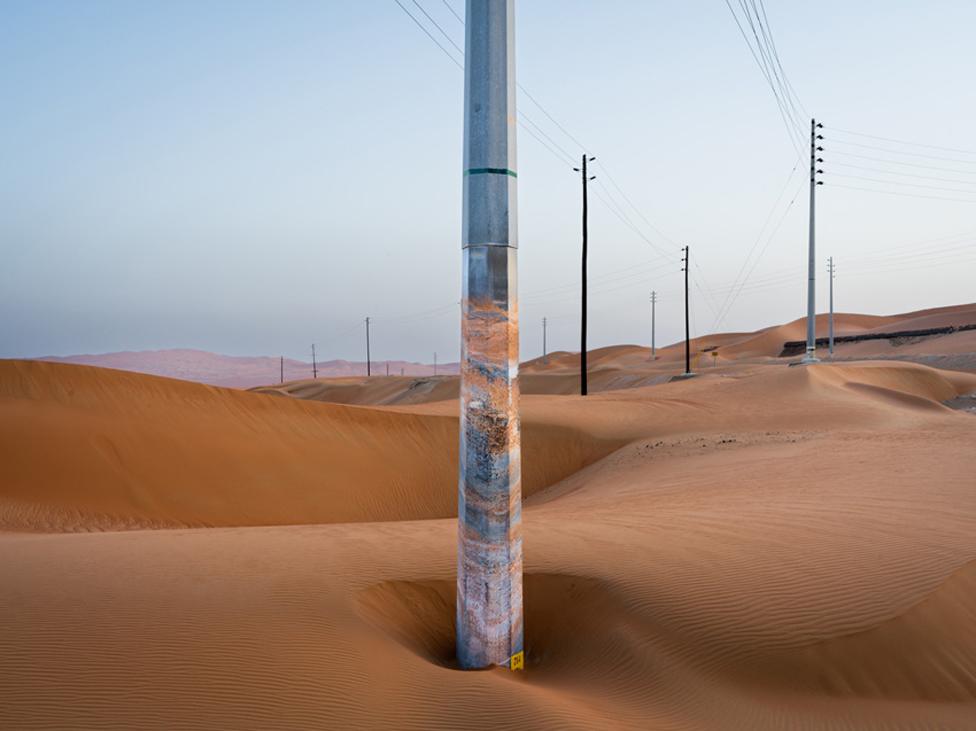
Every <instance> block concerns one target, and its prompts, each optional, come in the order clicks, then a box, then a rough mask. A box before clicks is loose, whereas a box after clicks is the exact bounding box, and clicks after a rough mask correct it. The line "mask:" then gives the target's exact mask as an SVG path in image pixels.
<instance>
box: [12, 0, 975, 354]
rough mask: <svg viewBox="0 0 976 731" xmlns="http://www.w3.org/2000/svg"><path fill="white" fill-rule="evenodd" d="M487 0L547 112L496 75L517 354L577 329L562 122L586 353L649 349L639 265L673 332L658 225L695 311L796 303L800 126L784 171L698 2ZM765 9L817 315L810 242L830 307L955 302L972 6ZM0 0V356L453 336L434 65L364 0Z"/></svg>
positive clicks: (971, 154)
mask: <svg viewBox="0 0 976 731" xmlns="http://www.w3.org/2000/svg"><path fill="white" fill-rule="evenodd" d="M404 5H405V6H406V7H407V9H408V10H410V11H411V12H412V13H413V14H414V15H415V16H417V18H418V19H419V20H420V21H421V22H423V23H424V24H425V25H427V27H428V28H429V30H430V31H431V33H432V34H433V35H434V36H435V37H437V38H438V39H439V42H441V43H442V44H443V45H444V46H445V48H446V49H447V51H448V52H449V53H453V52H454V49H453V48H452V46H451V45H450V43H449V42H448V41H447V40H445V38H444V37H443V35H441V34H440V31H439V30H438V29H437V28H436V27H435V26H433V25H431V24H430V22H429V21H428V19H427V18H425V17H424V15H423V14H422V13H421V11H420V10H419V9H418V7H417V5H416V4H414V3H411V2H405V3H404ZM421 5H422V6H423V8H424V10H426V12H427V13H429V14H430V16H431V17H432V18H433V19H434V20H436V22H437V23H438V24H439V25H440V26H441V28H443V30H444V31H445V32H446V33H447V34H448V35H450V36H451V37H452V38H453V39H454V41H455V42H457V43H458V44H461V43H462V42H463V41H462V34H461V26H460V23H459V22H458V20H457V19H456V18H455V17H454V16H453V15H452V13H451V12H450V10H449V7H448V6H450V8H453V10H455V11H456V12H458V13H459V14H462V15H463V3H460V2H458V1H457V0H450V1H449V2H448V3H444V2H434V0H429V1H425V2H422V3H421ZM516 8H517V13H518V15H517V23H518V25H517V28H516V42H517V71H518V78H519V81H520V83H521V84H522V85H523V86H524V87H525V89H527V90H528V92H529V93H530V94H531V95H532V97H533V98H534V99H536V100H538V101H539V102H541V103H542V105H543V106H544V107H545V109H546V111H547V112H548V113H549V114H551V115H552V116H553V117H554V118H555V120H557V121H558V124H559V125H562V127H563V128H565V130H566V131H568V133H569V135H571V137H570V136H569V135H567V134H565V133H564V132H563V130H561V129H560V128H559V126H558V125H557V124H556V123H554V122H553V121H551V120H550V119H549V118H548V117H547V116H546V113H545V112H543V111H540V109H539V108H538V107H537V106H535V104H534V103H533V102H532V101H531V99H529V98H527V97H525V96H524V95H522V94H520V96H519V105H520V110H522V111H524V112H525V113H526V114H527V115H528V117H529V118H530V119H531V120H532V121H531V123H530V124H529V129H530V130H531V131H527V130H526V129H525V128H522V127H520V128H519V139H518V162H519V224H520V251H521V257H520V259H521V261H520V280H521V281H520V290H521V292H520V296H521V303H520V310H521V313H520V319H521V325H522V335H521V342H522V353H521V357H522V360H528V359H531V358H533V357H536V356H537V355H539V354H541V320H542V318H543V317H546V318H548V321H549V349H550V351H555V350H569V351H572V350H578V348H579V343H578V340H579V336H578V304H577V300H578V293H577V287H578V281H579V248H580V234H579V216H580V191H579V179H578V177H577V175H576V174H574V173H573V172H572V170H571V168H570V164H569V163H568V162H566V161H564V160H563V159H562V158H563V157H564V153H563V152H562V151H561V150H564V151H565V152H566V153H569V154H572V155H573V156H576V155H578V154H580V153H581V152H582V151H581V150H580V149H579V146H578V145H576V144H575V142H574V139H577V140H580V141H582V142H585V143H586V145H587V152H588V153H589V154H592V155H596V156H597V158H598V160H597V162H596V163H594V168H593V173H594V174H595V175H597V180H596V181H594V183H593V188H592V190H593V195H594V196H595V197H594V198H593V199H592V204H591V207H590V286H591V297H590V339H589V347H591V348H597V347H602V346H606V345H612V344H618V343H636V344H641V345H647V344H649V340H650V303H649V292H650V291H651V290H652V289H654V290H656V291H658V292H659V295H660V299H659V304H658V310H657V313H658V321H657V334H658V343H659V344H660V345H662V346H663V345H665V344H668V343H673V342H676V341H678V340H679V339H680V338H681V336H682V328H683V314H682V310H681V305H682V301H681V274H680V271H679V269H680V266H681V265H680V262H679V258H680V253H679V251H678V247H679V245H684V244H689V245H690V246H691V252H692V259H693V262H694V266H693V274H694V278H693V288H692V312H693V334H697V335H702V334H705V333H708V332H711V331H713V330H716V329H717V330H720V331H751V330H756V329H759V328H761V327H766V326H769V325H775V324H779V323H783V322H788V321H791V320H795V319H796V318H799V317H801V316H803V315H804V313H805V303H806V289H805V282H806V270H805V267H806V247H807V200H806V187H805V177H806V170H805V165H806V163H805V161H804V159H803V158H802V154H803V153H802V150H801V159H800V162H799V164H798V166H797V168H796V170H795V172H793V173H791V171H792V170H794V164H795V162H796V160H797V153H796V152H795V151H794V148H793V147H792V146H791V143H790V139H789V137H788V136H787V132H786V130H785V128H784V123H783V121H782V120H781V118H780V116H779V112H778V110H777V107H776V103H775V101H774V99H773V96H772V94H771V93H770V90H769V87H768V86H767V85H766V82H765V81H764V80H763V78H762V76H761V74H760V71H759V69H758V68H757V65H756V62H755V61H754V59H753V58H752V57H751V56H750V51H749V49H748V48H747V47H746V44H745V42H744V41H743V39H742V36H741V35H740V33H739V29H738V28H737V27H736V25H735V22H734V20H733V18H732V16H731V15H730V13H729V10H728V8H727V7H726V5H725V3H723V2H721V1H720V0H709V1H708V2H706V1H704V0H702V1H700V2H698V1H696V2H691V3H682V4H680V5H679V4H663V3H662V4H657V3H642V2H618V3H612V4H610V3H604V4H599V5H595V4H591V3H585V2H582V1H580V0H576V1H572V2H561V3H556V2H552V1H545V0H537V1H536V2H531V3H529V2H520V3H516ZM767 10H768V12H769V25H770V27H771V29H772V33H773V36H774V38H775V41H776V46H777V48H778V51H779V55H780V57H781V59H782V63H783V67H784V68H785V70H786V72H787V73H788V74H789V78H790V80H791V81H792V84H793V86H794V88H795V89H796V92H797V95H798V96H799V98H800V99H801V100H802V103H803V105H804V107H805V108H806V109H807V110H809V112H810V113H812V114H815V115H816V116H817V118H818V119H822V120H823V122H824V124H825V129H824V135H825V137H826V138H827V139H826V140H825V143H824V145H825V147H826V148H827V149H826V151H825V153H824V158H825V162H824V164H823V166H822V167H823V168H824V169H825V181H826V185H824V186H823V187H822V188H820V190H819V191H818V202H817V205H818V208H817V210H818V219H817V231H818V247H817V254H818V264H819V269H818V277H819V280H818V311H821V312H822V311H824V310H826V306H827V287H826V285H827V280H826V277H825V276H824V272H825V269H826V258H827V256H829V255H833V256H834V259H835V263H836V265H837V271H838V273H837V279H836V295H835V303H836V308H837V310H838V311H840V312H865V313H871V314H895V313H901V312H908V311H912V310H917V309H922V308H928V307H940V306H947V305H954V304H961V303H965V302H972V301H973V300H974V299H976V297H974V295H973V287H972V282H973V281H974V279H976V277H974V275H976V257H974V256H973V252H974V247H973V240H974V238H976V223H974V222H973V220H972V218H973V213H974V212H976V207H974V206H976V193H974V194H970V193H969V191H970V190H973V191H976V187H974V186H976V150H972V143H971V142H970V138H971V134H970V130H969V127H970V126H971V120H972V119H973V117H974V116H976V115H974V112H976V101H974V100H973V98H972V95H971V94H966V93H965V92H964V91H962V90H964V89H965V88H966V84H967V82H968V80H969V79H968V75H967V72H966V69H967V68H972V67H973V48H972V43H971V38H970V29H971V28H972V27H973V24H974V21H976V6H974V5H972V4H970V3H964V2H961V1H955V2H935V3H928V4H925V5H924V6H920V5H918V4H915V3H890V2H880V1H876V2H874V1H873V2H866V3H858V4H857V6H856V7H854V6H852V4H850V3H842V2H839V0H826V1H825V2H822V3H818V4H817V5H816V6H814V5H810V4H806V3H796V2H789V3H787V2H779V3H768V4H767ZM0 13H2V19H3V22H2V23H0V41H2V44H0V45H2V50H0V54H2V58H3V61H4V63H2V64H0V93H2V95H3V99H4V100H5V101H6V105H5V106H6V108H7V109H8V114H6V115H4V117H3V119H2V120H0V132H2V134H0V156H2V158H3V159H4V162H5V164H4V165H3V166H2V168H0V242H2V247H3V257H4V267H3V268H2V270H0V307H2V309H3V312H4V313H5V317H4V318H3V324H2V326H0V328H2V329H0V344H2V346H0V357H36V356H46V355H71V354H79V353H107V352H115V351H124V350H151V349H166V348H193V349H201V350H206V351H210V352H216V353H222V354H226V355H246V356H259V355H272V356H277V355H278V354H284V355H285V356H286V357H290V358H296V359H300V360H305V361H307V360H309V359H310V355H309V354H308V348H309V346H310V345H311V343H313V342H315V343H316V344H317V346H318V354H319V358H320V359H321V360H333V359H345V360H352V361H361V360H363V359H364V353H363V344H362V341H363V319H364V318H365V317H367V316H369V317H371V318H372V323H371V328H372V345H373V354H372V355H373V358H374V359H375V360H376V361H377V362H381V361H383V360H387V359H389V360H411V361H418V362H424V363H428V362H430V361H431V359H432V355H433V353H434V352H435V351H436V352H437V353H438V356H439V359H443V361H444V362H447V361H456V360H457V358H458V340H459V329H458V306H457V302H458V299H459V290H460V261H461V256H460V211H461V115H462V91H463V89H462V77H461V73H460V71H459V69H458V68H457V66H456V65H454V64H453V63H452V62H451V61H450V60H449V59H448V58H446V57H445V53H444V52H443V51H442V50H441V49H439V48H438V47H437V46H435V45H434V43H432V42H431V40H430V38H428V37H426V36H425V35H424V33H423V32H422V31H421V30H419V29H418V28H417V26H416V25H415V24H414V22H413V21H411V19H410V18H408V17H407V16H406V15H405V13H404V12H403V11H402V10H401V8H399V7H398V6H397V4H396V3H395V2H393V0H389V1H387V0H376V1H375V2H370V3H355V4H328V3H327V4H315V3H306V2H292V3H288V4H286V5H276V6H270V5H263V4H260V3H233V4H231V3H217V2H215V3H211V4H208V5H206V6H200V5H198V4H194V3H188V2H174V3H168V4H165V5H158V6H151V5H139V6H135V5H129V4H126V3H123V2H94V3H88V4H85V5H81V4H73V3H68V2H48V3H14V2H11V3H7V4H5V6H4V9H3V10H2V11H0ZM746 30H747V31H748V29H746ZM455 55H457V54H455ZM532 124H537V125H538V126H539V127H540V128H541V129H542V131H543V132H544V133H545V134H546V135H548V136H549V138H550V139H548V140H546V138H545V137H543V140H544V141H545V144H546V145H548V148H547V147H544V146H543V144H542V143H540V142H539V141H538V140H537V139H536V138H535V137H534V136H533V133H535V134H540V133H539V132H538V131H537V130H536V129H535V128H533V127H532ZM845 130H848V131H845ZM852 132H856V133H860V134H857V135H856V134H852ZM861 135H874V136H877V137H879V138H887V139H875V138H874V137H867V136H861ZM892 140H910V141H912V142H916V143H920V144H921V145H930V146H932V147H919V146H908V145H903V144H901V143H900V142H893V141H892ZM554 145H558V148H561V150H560V149H556V148H554V147H553V146H554ZM941 148H945V149H941ZM848 175H851V176H857V177H853V178H852V177H841V176H848ZM881 180H888V181H891V182H887V183H882V182H878V181H881ZM787 181H789V182H787ZM842 186H848V187H842ZM852 188H869V189H873V191H876V190H886V191H888V193H878V192H873V191H872V192H868V191H866V190H856V189H852ZM780 191H784V193H783V196H784V197H783V198H782V199H781V200H780V203H779V205H778V206H777V207H775V208H774V202H775V201H777V196H778V194H779V193H780ZM794 196H796V197H795V203H794V204H793V206H792V207H791V208H789V210H788V212H786V213H785V216H784V217H782V224H781V226H780V227H779V228H778V229H777V231H776V234H775V235H774V236H772V237H768V236H767V235H763V236H762V237H761V238H757V237H759V234H760V231H761V230H762V229H763V225H764V222H765V221H766V220H767V218H769V220H770V221H771V223H770V226H769V227H768V228H767V231H766V233H767V234H768V232H769V230H768V229H769V228H772V227H773V225H774V224H776V223H777V222H778V221H780V219H781V216H782V215H783V214H784V209H785V204H786V202H787V201H788V200H791V199H794ZM926 196H929V197H926ZM631 204H633V205H631ZM611 206H613V207H615V210H616V213H614V208H612V207H611ZM771 211H772V213H771ZM621 219H623V220H621ZM633 229H637V230H638V231H640V233H637V232H635V231H634V230H633ZM757 241H758V244H757V243H756V242H757ZM767 242H768V243H767ZM750 251H752V258H751V259H749V260H748V262H747V264H746V267H745V270H744V271H746V272H749V271H751V272H752V273H751V275H750V277H749V279H748V281H747V283H746V285H745V287H744V288H743V290H742V292H741V296H738V297H735V298H732V297H727V294H728V287H729V285H730V284H731V283H732V282H733V281H734V280H735V279H736V277H737V274H738V273H739V272H740V269H741V267H742V264H743V261H744V260H746V256H747V254H749V252H750ZM760 251H762V252H763V254H762V257H761V258H760V259H759V260H758V263H756V264H753V263H752V262H753V261H754V260H755V258H756V255H757V254H758V253H759V252H760ZM753 267H754V268H753ZM729 303H731V307H730V308H729V309H728V314H727V315H726V316H725V317H720V315H721V313H722V311H723V310H724V309H725V307H726V306H727V305H728V304H729Z"/></svg>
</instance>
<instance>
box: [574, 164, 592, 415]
mask: <svg viewBox="0 0 976 731" xmlns="http://www.w3.org/2000/svg"><path fill="white" fill-rule="evenodd" d="M594 160H596V158H595V157H587V156H586V155H585V154H584V155H583V167H582V168H573V170H575V171H576V172H578V173H580V174H581V175H582V177H583V276H582V282H583V283H582V289H581V295H582V297H581V299H580V305H581V308H582V311H581V312H580V396H585V395H586V394H587V389H586V253H587V251H586V249H587V231H586V219H587V204H586V184H587V183H589V182H590V181H591V180H593V179H594V178H595V177H596V176H595V175H591V176H589V177H587V174H586V163H587V161H589V162H593V161H594Z"/></svg>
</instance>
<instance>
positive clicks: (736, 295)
mask: <svg viewBox="0 0 976 731" xmlns="http://www.w3.org/2000/svg"><path fill="white" fill-rule="evenodd" d="M804 182H805V181H803V180H801V181H800V184H799V185H798V186H797V188H796V192H794V193H793V197H792V198H791V199H790V202H789V203H788V204H787V206H786V208H784V209H783V215H782V216H780V219H779V221H778V222H777V224H776V226H775V227H774V228H773V230H772V231H770V233H769V237H768V238H767V239H766V243H765V244H763V247H762V249H760V251H759V254H758V256H756V260H755V262H753V264H752V267H751V268H750V269H749V271H748V272H747V273H746V276H745V278H744V279H743V280H742V283H741V284H740V285H739V289H738V291H737V292H735V293H734V294H733V295H732V299H731V300H730V302H729V304H728V307H726V308H725V312H723V313H722V316H721V317H720V318H719V319H718V320H717V321H716V323H715V326H714V328H713V329H717V328H718V326H719V325H721V324H722V321H723V320H724V319H725V318H726V317H727V316H728V314H729V312H731V311H732V306H733V305H734V304H735V301H736V300H737V299H738V298H739V295H740V294H741V293H742V291H743V289H745V286H746V282H748V281H749V278H750V277H751V276H752V273H753V272H754V271H755V270H756V267H757V266H758V265H759V262H760V260H761V259H762V257H763V254H765V253H766V249H768V248H769V244H770V243H771V242H772V240H773V237H774V236H776V234H777V233H778V232H779V229H780V227H781V226H782V225H783V221H785V220H786V216H787V214H788V213H789V212H790V210H791V209H792V208H793V204H794V203H796V199H797V198H798V197H799V195H800V191H801V190H802V189H803V183H804ZM774 210H775V209H774ZM760 236H762V234H761V233H760Z"/></svg>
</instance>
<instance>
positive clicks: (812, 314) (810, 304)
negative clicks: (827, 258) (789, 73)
mask: <svg viewBox="0 0 976 731" xmlns="http://www.w3.org/2000/svg"><path fill="white" fill-rule="evenodd" d="M820 127H823V125H822V124H819V123H818V122H817V120H816V119H811V120H810V247H809V251H808V257H807V353H806V355H804V356H803V360H802V361H801V363H816V362H817V360H818V359H817V254H816V250H817V238H816V220H817V219H816V203H817V186H818V185H823V183H821V182H820V181H819V180H817V175H818V174H820V173H822V172H823V170H818V169H817V163H818V162H823V160H821V159H819V158H818V157H817V153H818V152H819V151H821V150H822V149H823V148H822V147H818V146H817V140H822V139H823V136H822V135H818V134H817V129H818V128H820Z"/></svg>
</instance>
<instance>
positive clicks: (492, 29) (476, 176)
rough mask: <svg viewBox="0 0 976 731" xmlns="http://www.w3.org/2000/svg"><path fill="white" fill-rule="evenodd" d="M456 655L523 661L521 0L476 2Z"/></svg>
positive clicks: (467, 153)
mask: <svg viewBox="0 0 976 731" xmlns="http://www.w3.org/2000/svg"><path fill="white" fill-rule="evenodd" d="M466 12H467V23H466V24H465V65H464V69H465V71H464V216H463V225H462V259H463V274H462V277H463V303H462V314H463V316H462V319H461V428H460V431H461V450H460V461H459V462H460V464H459V467H460V475H459V480H458V575H457V625H456V629H457V657H458V661H459V663H460V665H461V667H462V668H480V667H486V666H489V665H507V666H509V667H512V668H513V669H515V668H518V667H521V664H522V658H523V657H524V656H523V655H522V649H523V628H522V528H521V519H522V483H521V457H520V432H519V411H518V408H519V387H518V362H519V358H518V294H517V282H518V280H517V276H516V273H517V252H518V249H517V246H518V239H517V233H516V232H517V229H516V170H515V168H516V165H515V38H514V30H515V29H514V20H515V8H514V0H468V2H467V11H466Z"/></svg>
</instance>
